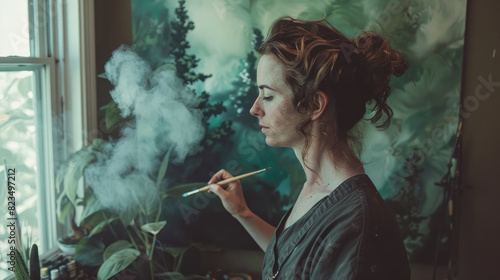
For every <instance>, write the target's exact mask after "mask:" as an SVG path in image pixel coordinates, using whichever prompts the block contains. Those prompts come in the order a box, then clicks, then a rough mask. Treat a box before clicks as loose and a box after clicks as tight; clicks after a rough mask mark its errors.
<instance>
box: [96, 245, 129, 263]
mask: <svg viewBox="0 0 500 280" xmlns="http://www.w3.org/2000/svg"><path fill="white" fill-rule="evenodd" d="M133 246H134V245H132V243H130V242H128V241H126V240H118V241H116V242H114V243H113V244H111V245H109V246H108V248H106V250H105V251H104V254H103V259H104V261H106V260H108V259H109V258H110V257H111V256H112V255H114V254H115V253H116V252H118V251H121V250H123V249H127V248H131V247H133Z"/></svg>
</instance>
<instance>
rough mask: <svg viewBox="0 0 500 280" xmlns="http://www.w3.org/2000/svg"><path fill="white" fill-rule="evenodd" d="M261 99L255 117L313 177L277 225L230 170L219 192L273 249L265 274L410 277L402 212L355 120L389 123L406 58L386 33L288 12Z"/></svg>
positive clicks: (276, 33)
mask: <svg viewBox="0 0 500 280" xmlns="http://www.w3.org/2000/svg"><path fill="white" fill-rule="evenodd" d="M259 52H260V53H261V54H262V57H261V59H260V61H259V65H258V68H257V83H258V87H259V95H258V97H257V99H256V101H255V103H254V104H253V106H252V108H251V109H250V113H251V114H252V115H253V116H255V117H257V118H258V119H259V124H260V126H261V127H262V133H264V135H265V136H266V143H267V144H268V145H270V146H279V147H291V148H292V149H293V150H294V152H295V154H296V156H297V159H298V160H299V161H300V163H301V164H302V167H303V169H304V172H305V174H306V182H305V183H304V186H303V187H302V191H301V192H300V194H299V196H298V198H297V201H296V202H295V204H294V206H293V207H292V208H291V209H290V210H289V211H288V212H287V213H286V214H285V215H284V217H283V218H282V220H281V221H280V223H279V225H278V227H277V228H274V227H273V226H271V225H269V224H268V223H266V222H265V221H264V220H262V219H260V218H259V217H257V216H256V215H255V214H254V213H252V212H251V211H250V209H249V208H248V206H247V204H246V202H245V199H244V197H243V193H242V188H241V184H240V182H239V181H237V182H234V183H231V184H228V185H227V186H226V188H221V187H220V186H219V185H217V184H216V183H217V182H218V181H221V180H224V179H227V178H230V177H232V175H231V174H229V173H228V172H227V171H225V170H221V171H219V172H218V173H216V174H215V175H214V176H213V178H212V179H211V180H210V181H209V184H211V185H210V191H211V192H214V193H215V194H216V195H217V196H219V197H220V198H221V200H222V203H223V205H224V207H225V208H226V210H227V211H229V213H230V214H231V215H232V216H233V217H235V218H236V219H237V220H238V221H239V222H240V223H241V224H242V225H243V226H244V227H245V229H246V230H247V231H248V232H249V233H250V235H251V236H252V237H253V238H254V240H255V241H256V242H257V243H258V245H259V246H260V247H261V248H262V250H264V251H265V252H266V254H265V258H264V264H263V272H262V273H263V274H262V275H263V279H337V280H339V279H397V280H402V279H410V272H409V266H408V260H407V255H406V250H405V248H404V245H403V242H402V239H401V236H400V233H399V230H398V225H397V223H396V221H395V219H394V216H393V215H392V213H391V212H390V210H389V209H388V207H387V206H386V204H385V203H384V201H383V199H382V198H381V196H380V195H379V193H378V192H377V190H376V188H375V186H374V185H373V183H372V182H371V180H370V179H369V178H368V176H367V175H365V174H364V170H363V165H362V163H361V161H360V160H359V158H358V156H357V152H359V139H358V138H357V136H356V133H355V131H356V129H355V126H356V124H357V123H358V122H359V121H360V120H361V119H363V118H364V116H365V113H366V106H367V104H369V105H370V104H371V106H372V107H371V108H372V109H371V111H372V115H373V116H372V117H371V118H370V119H371V122H372V123H379V122H381V123H380V124H379V125H378V127H382V128H385V127H387V126H388V125H389V122H390V119H391V116H392V110H391V109H390V108H389V106H388V105H387V98H388V97H389V94H390V87H389V79H390V75H391V74H392V75H396V76H400V75H402V74H403V73H404V71H405V70H406V69H407V67H408V65H407V62H406V61H405V60H404V58H403V57H402V55H401V54H399V53H398V52H396V51H394V50H393V49H392V48H391V47H390V45H389V44H388V43H387V42H386V41H385V40H384V39H383V38H382V37H380V36H379V35H377V34H375V33H372V32H368V33H364V34H362V35H361V36H359V37H358V38H357V39H354V40H350V39H348V38H346V37H345V36H344V35H342V34H341V33H340V32H339V31H337V30H336V29H335V28H333V27H332V26H330V25H329V24H328V23H327V22H325V21H323V20H320V21H311V22H308V21H300V20H296V19H292V18H281V19H279V20H278V21H276V22H275V23H274V25H273V26H272V28H271V30H270V33H269V35H268V38H267V39H266V41H265V42H264V43H263V44H262V46H261V47H260V49H259Z"/></svg>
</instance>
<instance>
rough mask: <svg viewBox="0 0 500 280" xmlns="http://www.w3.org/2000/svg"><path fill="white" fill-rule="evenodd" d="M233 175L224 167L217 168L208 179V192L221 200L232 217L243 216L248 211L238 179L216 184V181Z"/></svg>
mask: <svg viewBox="0 0 500 280" xmlns="http://www.w3.org/2000/svg"><path fill="white" fill-rule="evenodd" d="M232 177H233V175H231V173H229V172H227V171H226V170H224V169H221V170H219V172H217V173H215V175H214V176H213V177H212V179H210V181H208V184H209V185H210V190H209V191H210V192H213V193H215V194H216V195H217V196H218V197H219V198H220V199H221V201H222V205H223V206H224V208H226V210H227V211H228V212H229V214H231V215H232V216H233V217H235V218H238V217H243V216H245V215H247V214H248V213H249V212H250V209H248V206H247V203H246V201H245V197H244V196H243V190H242V189H241V183H240V181H239V180H238V181H234V182H231V183H228V184H225V185H223V187H221V186H219V185H217V182H220V181H222V180H226V179H229V178H232Z"/></svg>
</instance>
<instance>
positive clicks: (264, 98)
mask: <svg viewBox="0 0 500 280" xmlns="http://www.w3.org/2000/svg"><path fill="white" fill-rule="evenodd" d="M262 100H264V101H271V100H273V97H272V96H264V97H263V98H262Z"/></svg>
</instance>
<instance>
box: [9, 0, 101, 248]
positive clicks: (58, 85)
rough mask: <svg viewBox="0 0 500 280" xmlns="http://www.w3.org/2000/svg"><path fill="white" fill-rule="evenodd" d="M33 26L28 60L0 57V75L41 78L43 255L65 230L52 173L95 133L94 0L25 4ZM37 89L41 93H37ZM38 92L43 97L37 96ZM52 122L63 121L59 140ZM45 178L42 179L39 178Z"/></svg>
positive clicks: (39, 185)
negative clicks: (16, 73)
mask: <svg viewBox="0 0 500 280" xmlns="http://www.w3.org/2000/svg"><path fill="white" fill-rule="evenodd" d="M29 2H31V3H32V7H33V9H32V10H31V11H30V14H31V19H37V20H38V22H37V23H36V24H34V29H33V37H34V40H32V44H31V49H32V56H31V57H0V71H22V70H33V71H35V75H36V76H37V77H38V78H39V79H38V81H40V82H39V83H37V84H36V85H35V87H36V91H37V92H35V98H37V101H38V102H39V103H40V102H41V106H42V107H43V110H42V112H37V113H36V115H37V116H38V117H40V118H39V120H37V125H40V124H41V125H43V128H44V131H43V133H38V130H37V145H39V146H38V147H37V149H38V150H39V151H38V152H39V154H40V155H41V156H40V157H39V158H40V160H39V161H38V162H37V165H38V170H39V172H38V174H40V175H38V176H37V177H38V180H37V192H38V201H37V202H38V203H37V204H38V215H39V219H40V220H39V236H38V240H39V241H38V242H39V243H40V244H39V247H40V251H41V252H48V251H49V250H51V249H53V248H55V247H56V241H57V237H58V236H62V235H64V234H65V233H67V232H68V231H69V227H68V226H67V225H61V224H59V223H58V222H57V217H56V193H55V173H56V169H57V167H58V166H59V165H60V164H61V163H62V162H63V161H64V160H65V159H67V157H68V155H70V154H71V153H72V152H74V151H76V150H78V149H80V148H81V147H82V146H84V145H87V144H88V143H89V142H90V141H92V140H93V139H89V137H91V136H92V135H94V133H92V134H91V133H89V132H95V131H96V130H97V108H96V107H97V105H96V104H97V102H96V77H97V74H96V70H95V35H94V0H29ZM40 90H41V91H40ZM40 92H42V93H44V94H40ZM54 118H57V119H63V120H64V125H63V128H62V129H63V135H64V137H63V138H62V139H59V137H58V135H56V134H54V133H55V132H56V130H55V127H53V120H54ZM42 174H43V175H42Z"/></svg>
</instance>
